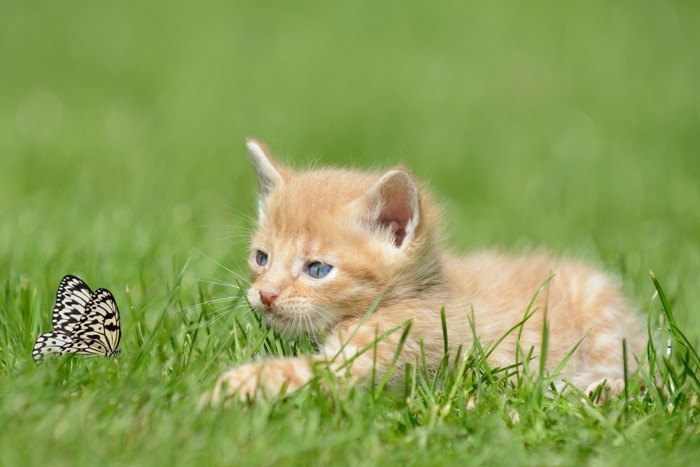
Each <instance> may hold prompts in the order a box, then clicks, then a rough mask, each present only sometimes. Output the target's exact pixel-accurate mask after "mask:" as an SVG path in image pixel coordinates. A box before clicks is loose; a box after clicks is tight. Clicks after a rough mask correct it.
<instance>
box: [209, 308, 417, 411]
mask: <svg viewBox="0 0 700 467" xmlns="http://www.w3.org/2000/svg"><path fill="white" fill-rule="evenodd" d="M358 326H359V327H358ZM401 331H402V328H401V327H398V328H397V329H395V330H394V332H392V333H389V334H388V335H384V336H383V337H379V338H378V336H382V332H383V331H382V327H380V325H379V324H378V323H372V322H370V321H369V320H368V322H367V323H366V324H364V325H361V326H360V325H359V323H357V322H355V323H354V326H353V325H350V326H344V327H343V328H341V329H338V330H336V331H335V332H334V333H333V334H332V335H331V336H330V337H329V338H328V339H327V341H326V343H325V344H324V346H323V347H322V348H321V353H320V355H315V356H313V357H305V358H304V357H298V358H275V359H267V360H261V361H258V362H253V363H248V364H245V365H240V366H237V367H235V368H232V369H230V370H228V371H226V372H225V373H224V374H223V375H221V377H220V378H219V380H218V381H217V383H216V386H215V387H214V390H213V391H212V392H211V393H209V394H204V395H203V396H202V398H201V399H200V406H202V405H207V404H211V405H218V404H219V403H221V401H223V400H225V399H227V398H229V397H234V396H235V397H236V398H238V399H240V400H247V399H254V398H255V397H256V396H258V395H260V394H261V393H263V394H266V395H268V396H276V395H278V394H280V393H282V392H285V391H286V392H291V391H294V390H296V389H299V388H300V387H301V386H303V385H305V384H306V383H308V382H309V381H311V379H312V378H313V377H314V365H319V366H320V365H324V366H327V367H328V368H329V369H330V370H331V371H332V372H333V373H335V374H336V375H337V376H339V377H341V376H343V377H345V378H347V379H348V380H349V381H350V382H358V381H367V380H368V379H369V377H370V376H371V375H372V373H373V372H374V373H375V374H376V375H377V376H378V377H382V376H383V375H384V374H385V372H386V370H387V368H388V366H389V365H390V363H391V360H392V359H393V358H394V355H395V352H396V349H397V346H398V343H399V340H400V335H401ZM409 347H410V346H409Z"/></svg>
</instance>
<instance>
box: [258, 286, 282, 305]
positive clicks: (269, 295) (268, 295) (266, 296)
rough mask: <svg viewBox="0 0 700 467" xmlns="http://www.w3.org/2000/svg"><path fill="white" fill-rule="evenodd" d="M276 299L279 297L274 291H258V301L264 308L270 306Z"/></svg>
mask: <svg viewBox="0 0 700 467" xmlns="http://www.w3.org/2000/svg"><path fill="white" fill-rule="evenodd" d="M277 297H279V294H278V293H277V292H276V291H275V290H270V289H260V300H262V302H263V303H264V304H265V306H268V307H269V306H271V305H272V303H273V302H274V301H275V299H276V298H277Z"/></svg>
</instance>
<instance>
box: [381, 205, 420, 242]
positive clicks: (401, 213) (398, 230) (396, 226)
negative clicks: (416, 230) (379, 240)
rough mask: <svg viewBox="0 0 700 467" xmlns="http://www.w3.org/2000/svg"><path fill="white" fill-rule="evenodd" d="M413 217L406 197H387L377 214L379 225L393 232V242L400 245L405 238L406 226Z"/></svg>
mask: <svg viewBox="0 0 700 467" xmlns="http://www.w3.org/2000/svg"><path fill="white" fill-rule="evenodd" d="M412 218H413V212H412V211H411V206H410V204H409V202H408V199H406V198H399V199H396V198H394V199H388V200H386V204H385V205H384V207H383V208H382V212H381V214H380V215H379V219H378V221H379V225H381V226H382V227H384V228H389V229H390V230H391V231H392V232H393V234H394V244H395V245H396V247H397V248H398V247H400V246H401V244H402V243H403V241H404V239H405V238H406V226H407V225H408V223H409V222H410V221H411V219H412Z"/></svg>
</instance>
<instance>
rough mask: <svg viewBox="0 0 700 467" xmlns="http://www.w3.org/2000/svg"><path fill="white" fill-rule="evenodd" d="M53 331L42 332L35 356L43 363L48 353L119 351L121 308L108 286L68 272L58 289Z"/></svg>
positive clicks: (112, 353) (93, 353)
mask: <svg viewBox="0 0 700 467" xmlns="http://www.w3.org/2000/svg"><path fill="white" fill-rule="evenodd" d="M51 322H52V324H53V331H52V332H47V333H45V334H42V335H41V336H39V337H38V338H37V340H36V343H35V344H34V350H33V351H32V357H33V358H34V361H35V362H36V363H40V362H41V361H42V360H43V359H44V357H46V356H48V355H65V354H77V355H102V356H105V357H111V356H113V355H118V354H119V353H120V352H121V351H120V350H119V349H118V347H119V341H120V340H121V322H120V318H119V309H118V308H117V302H116V301H115V300H114V296H113V295H112V293H111V292H110V291H109V290H107V289H97V290H96V291H95V292H93V291H92V290H91V289H90V287H89V286H88V285H87V284H86V283H85V282H84V281H83V280H82V279H80V278H78V277H76V276H71V275H68V276H65V277H64V278H63V279H62V280H61V283H60V284H59V286H58V291H57V292H56V305H55V306H54V309H53V317H52V320H51Z"/></svg>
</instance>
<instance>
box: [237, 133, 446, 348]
mask: <svg viewBox="0 0 700 467" xmlns="http://www.w3.org/2000/svg"><path fill="white" fill-rule="evenodd" d="M247 146H248V152H249V154H250V157H251V159H252V162H253V165H254V167H255V171H256V174H257V177H258V184H259V198H258V223H257V229H256V232H255V234H254V235H253V238H252V248H251V254H250V257H249V264H250V267H251V269H252V272H253V280H252V285H251V287H250V290H249V291H248V299H249V301H250V303H251V304H252V305H253V307H254V308H255V309H256V311H258V312H260V313H261V314H263V315H265V317H266V318H267V320H268V322H269V323H270V325H271V326H272V327H273V328H274V329H276V330H278V331H280V332H283V333H287V334H298V333H307V334H313V335H318V334H320V333H322V332H323V331H326V330H328V329H329V328H331V327H333V326H334V325H336V324H337V323H338V322H340V321H341V320H343V319H345V318H347V317H350V316H361V315H363V314H364V313H366V312H367V311H369V309H370V307H371V306H372V303H373V302H374V301H375V300H376V298H377V297H378V296H379V295H380V294H383V296H382V300H383V301H389V300H396V299H400V298H402V297H404V298H407V297H409V296H412V295H414V294H419V293H421V292H425V290H426V287H428V285H429V284H430V283H433V282H435V280H436V275H437V274H439V272H438V260H437V255H436V254H435V253H434V245H433V244H434V237H435V235H434V231H435V230H436V228H435V224H436V221H437V209H436V208H435V207H434V206H433V205H432V203H430V201H429V200H428V199H427V195H426V194H425V192H424V191H423V190H420V191H419V188H418V185H417V184H416V182H415V181H414V179H413V177H412V176H411V175H410V173H408V171H406V170H405V169H401V168H399V169H393V170H389V171H388V172H386V173H383V174H381V173H371V172H356V171H347V170H335V169H319V170H309V171H303V172H302V171H299V172H297V171H292V170H290V169H287V168H284V167H281V166H280V165H278V164H277V163H276V162H275V161H274V159H273V158H272V156H271V155H270V153H269V152H268V150H267V149H266V148H265V146H264V145H263V144H261V143H260V142H258V141H255V140H248V142H247Z"/></svg>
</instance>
